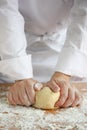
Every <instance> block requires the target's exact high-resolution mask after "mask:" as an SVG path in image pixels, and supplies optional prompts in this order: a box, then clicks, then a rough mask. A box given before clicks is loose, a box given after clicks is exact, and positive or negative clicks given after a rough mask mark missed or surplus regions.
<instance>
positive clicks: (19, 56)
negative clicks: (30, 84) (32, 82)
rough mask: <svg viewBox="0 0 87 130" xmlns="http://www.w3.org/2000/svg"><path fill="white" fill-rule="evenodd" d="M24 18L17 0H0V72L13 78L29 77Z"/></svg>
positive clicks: (30, 71) (30, 67) (30, 66)
mask: <svg viewBox="0 0 87 130" xmlns="http://www.w3.org/2000/svg"><path fill="white" fill-rule="evenodd" d="M26 47H27V42H26V38H25V33H24V19H23V17H22V15H21V14H20V12H19V11H18V0H9V1H8V0H0V59H1V60H0V73H1V74H2V75H3V76H5V77H7V78H11V79H13V80H20V79H25V78H31V77H32V76H33V75H32V64H31V55H27V54H26Z"/></svg>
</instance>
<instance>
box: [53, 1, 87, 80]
mask: <svg viewBox="0 0 87 130" xmlns="http://www.w3.org/2000/svg"><path fill="white" fill-rule="evenodd" d="M71 15H72V21H71V23H70V25H69V27H68V31H67V36H66V41H65V44H64V47H63V49H62V51H61V53H60V56H59V60H58V63H57V66H56V69H55V71H59V72H62V73H65V74H68V75H71V76H76V77H81V78H84V77H87V0H74V6H73V8H72V10H71Z"/></svg>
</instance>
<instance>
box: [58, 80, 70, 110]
mask: <svg viewBox="0 0 87 130" xmlns="http://www.w3.org/2000/svg"><path fill="white" fill-rule="evenodd" d="M58 84H59V87H60V98H59V100H58V102H57V103H56V104H55V106H56V107H61V106H62V105H63V104H64V103H65V101H66V99H67V97H68V86H69V85H68V84H67V83H66V82H63V81H61V82H59V83H58Z"/></svg>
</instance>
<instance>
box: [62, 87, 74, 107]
mask: <svg viewBox="0 0 87 130" xmlns="http://www.w3.org/2000/svg"><path fill="white" fill-rule="evenodd" d="M74 100H75V89H74V88H71V87H70V88H69V89H68V98H67V99H66V101H65V103H64V104H63V105H62V107H69V106H71V104H72V103H73V101H74Z"/></svg>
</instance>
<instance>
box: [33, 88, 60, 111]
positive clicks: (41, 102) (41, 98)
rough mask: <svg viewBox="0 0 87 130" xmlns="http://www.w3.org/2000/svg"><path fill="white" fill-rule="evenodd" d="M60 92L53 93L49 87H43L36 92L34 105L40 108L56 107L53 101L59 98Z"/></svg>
mask: <svg viewBox="0 0 87 130" xmlns="http://www.w3.org/2000/svg"><path fill="white" fill-rule="evenodd" d="M59 96H60V92H57V93H54V92H53V91H52V90H51V89H50V88H49V87H44V88H42V89H41V90H40V91H37V92H36V103H35V104H34V107H36V108H41V109H56V107H54V105H55V103H56V102H57V100H58V99H59Z"/></svg>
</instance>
